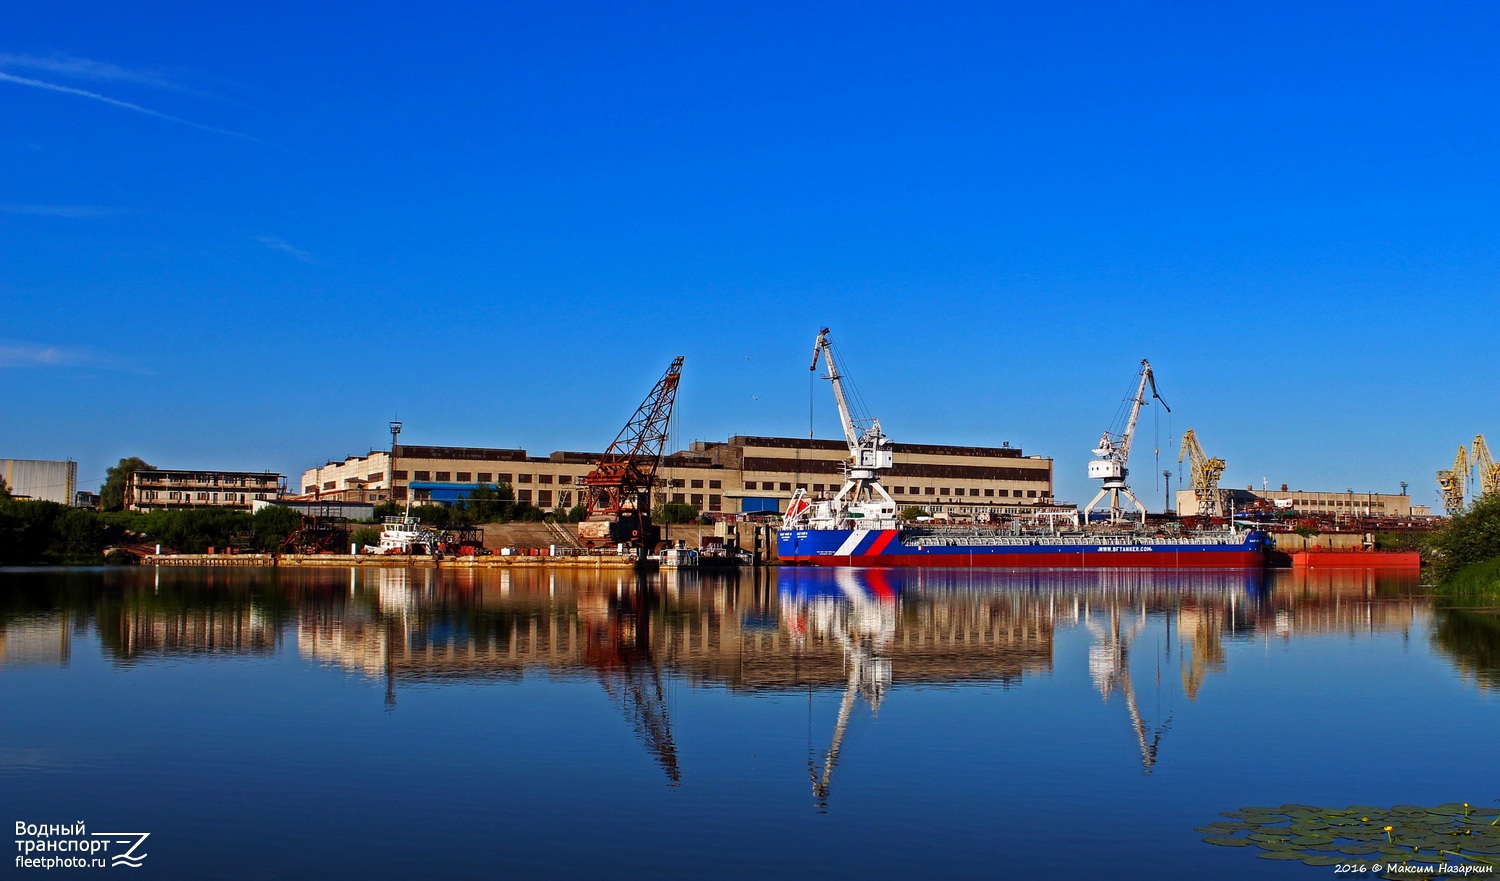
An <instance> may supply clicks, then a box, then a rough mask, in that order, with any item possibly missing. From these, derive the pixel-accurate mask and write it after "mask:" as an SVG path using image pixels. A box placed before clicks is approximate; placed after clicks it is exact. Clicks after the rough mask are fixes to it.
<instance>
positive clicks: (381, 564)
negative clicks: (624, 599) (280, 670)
mask: <svg viewBox="0 0 1500 881" xmlns="http://www.w3.org/2000/svg"><path fill="white" fill-rule="evenodd" d="M141 565H142V566H214V567H254V566H260V567H270V566H291V567H298V568H310V569H328V568H342V569H347V568H349V567H350V566H360V567H370V568H392V569H409V568H434V569H458V570H472V569H583V570H590V571H593V570H603V569H634V568H635V567H636V561H635V558H633V557H622V556H619V555H614V554H598V555H592V554H591V555H588V556H568V557H550V556H521V555H506V556H501V555H498V554H497V555H494V556H489V557H442V558H436V557H431V556H427V555H422V554H275V555H273V554H154V555H150V556H147V557H143V558H142V559H141Z"/></svg>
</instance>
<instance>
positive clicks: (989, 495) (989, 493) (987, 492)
mask: <svg viewBox="0 0 1500 881" xmlns="http://www.w3.org/2000/svg"><path fill="white" fill-rule="evenodd" d="M984 495H985V498H989V499H993V498H994V497H995V491H994V490H993V489H987V490H985V491H984Z"/></svg>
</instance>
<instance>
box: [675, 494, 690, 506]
mask: <svg viewBox="0 0 1500 881" xmlns="http://www.w3.org/2000/svg"><path fill="white" fill-rule="evenodd" d="M686 503H687V502H686V500H685V498H684V497H683V495H682V493H672V504H674V505H683V504H686Z"/></svg>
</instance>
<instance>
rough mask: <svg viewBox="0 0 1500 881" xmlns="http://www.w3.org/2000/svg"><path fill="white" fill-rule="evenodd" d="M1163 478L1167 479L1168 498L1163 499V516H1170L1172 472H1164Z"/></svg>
mask: <svg viewBox="0 0 1500 881" xmlns="http://www.w3.org/2000/svg"><path fill="white" fill-rule="evenodd" d="M1161 476H1162V477H1165V478H1166V486H1167V492H1166V498H1164V499H1162V506H1161V510H1162V513H1163V514H1170V513H1172V472H1171V470H1166V471H1163V472H1162V473H1161Z"/></svg>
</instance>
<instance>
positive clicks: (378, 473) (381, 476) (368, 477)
mask: <svg viewBox="0 0 1500 881" xmlns="http://www.w3.org/2000/svg"><path fill="white" fill-rule="evenodd" d="M365 480H368V481H370V482H371V483H374V482H375V481H377V480H385V472H384V471H376V472H375V473H373V474H366V475H365Z"/></svg>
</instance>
